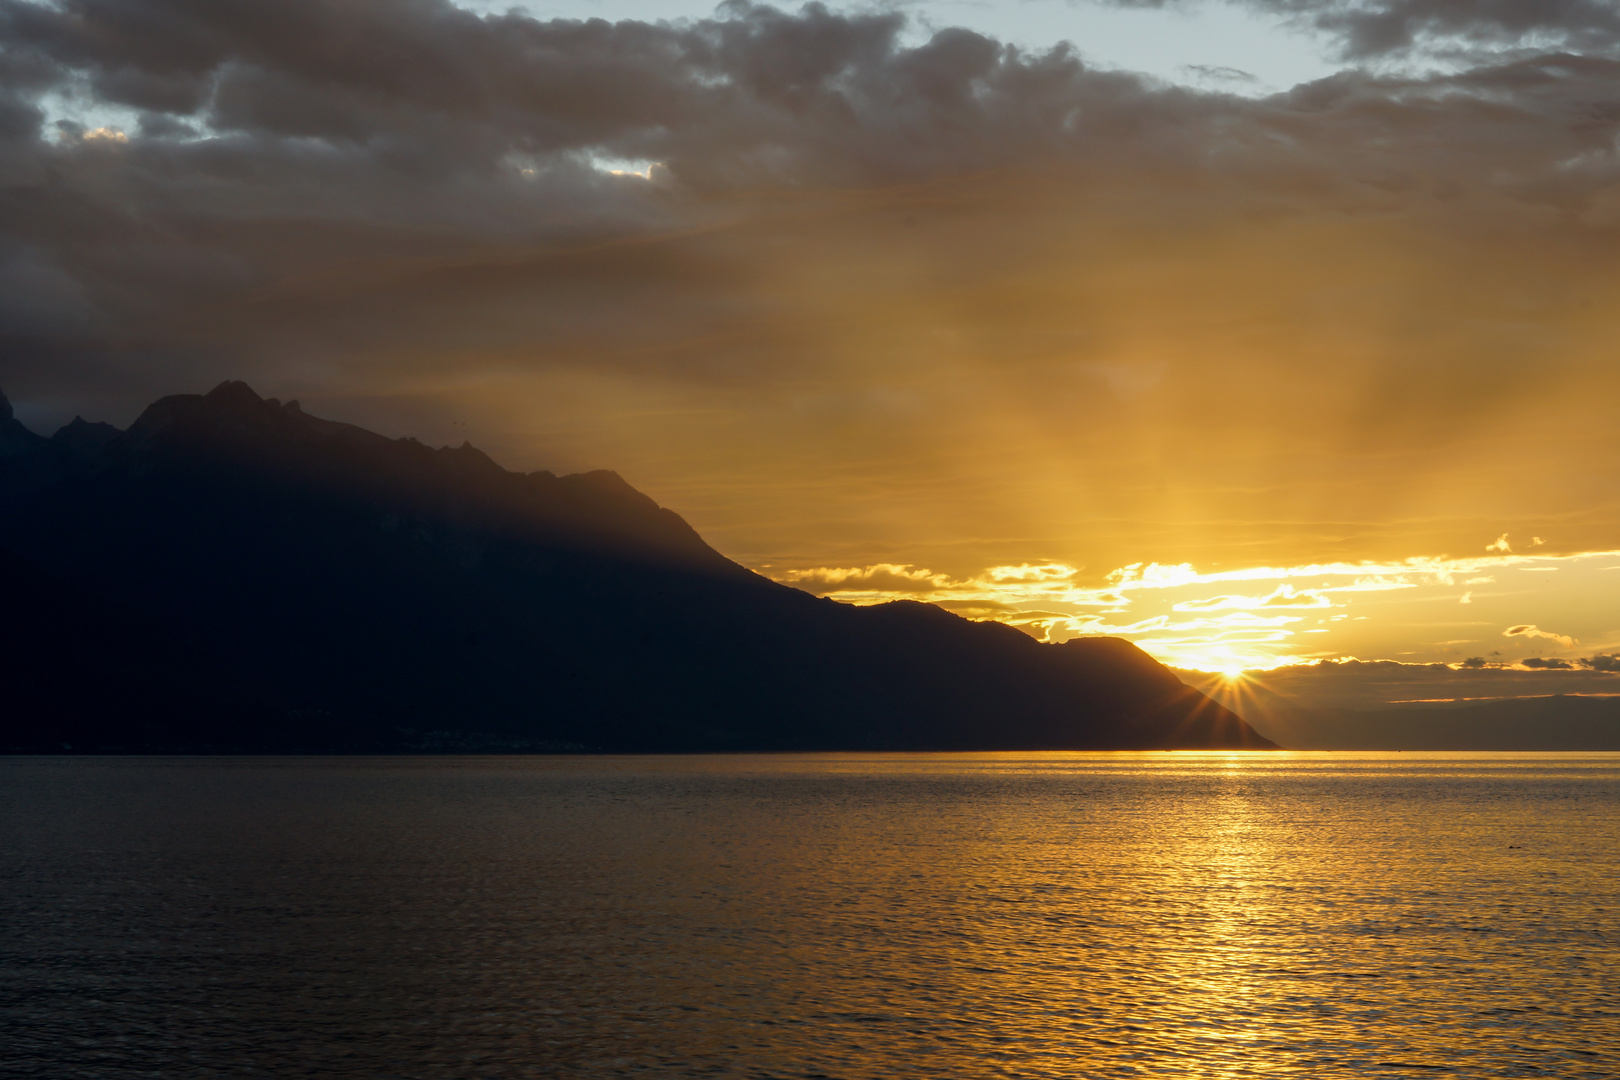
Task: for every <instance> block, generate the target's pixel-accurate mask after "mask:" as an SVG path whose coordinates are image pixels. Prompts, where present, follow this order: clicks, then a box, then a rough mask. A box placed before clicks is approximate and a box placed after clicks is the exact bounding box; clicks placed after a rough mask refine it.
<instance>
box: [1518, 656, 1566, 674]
mask: <svg viewBox="0 0 1620 1080" xmlns="http://www.w3.org/2000/svg"><path fill="white" fill-rule="evenodd" d="M1519 663H1521V664H1523V665H1524V666H1525V667H1527V668H1546V669H1550V670H1557V671H1570V670H1573V669H1574V667H1575V665H1574V664H1571V663H1570V662H1569V661H1568V660H1558V659H1555V658H1551V657H1544V656H1531V657H1527V658H1525V659H1523V660H1521V661H1519Z"/></svg>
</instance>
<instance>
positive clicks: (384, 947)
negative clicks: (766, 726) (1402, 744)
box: [0, 753, 1620, 1080]
mask: <svg viewBox="0 0 1620 1080" xmlns="http://www.w3.org/2000/svg"><path fill="white" fill-rule="evenodd" d="M1617 946H1620V755H1613V754H1610V755H1474V756H1468V755H1426V754H1399V755H1368V754H1187V753H1177V754H1142V755H1125V754H1008V755H896V756H858V757H857V756H848V757H840V756H807V757H726V758H633V759H607V758H571V759H570V758H416V759H409V758H406V759H401V758H366V759H262V758H260V759H253V758H236V759H189V760H187V759H150V758H148V759H40V758H32V759H28V758H13V759H0V1074H3V1075H5V1076H7V1077H11V1076H30V1077H50V1078H53V1080H54V1078H64V1080H65V1078H72V1077H137V1076H140V1077H163V1078H173V1077H193V1076H197V1077H201V1076H207V1077H231V1078H236V1077H243V1078H247V1077H295V1076H296V1077H368V1078H369V1077H377V1078H383V1077H518V1076H524V1077H527V1076H533V1077H586V1076H593V1077H594V1076H603V1077H611V1076H650V1077H842V1078H874V1080H877V1078H884V1080H887V1078H899V1077H961V1078H968V1080H977V1078H980V1077H1003V1076H1006V1077H1116V1076H1122V1077H1123V1076H1167V1077H1249V1076H1254V1077H1271V1076H1308V1077H1339V1076H1357V1077H1360V1076H1430V1075H1445V1074H1450V1075H1458V1076H1480V1077H1485V1076H1557V1077H1611V1078H1612V1077H1620V951H1617Z"/></svg>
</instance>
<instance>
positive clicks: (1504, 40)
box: [1116, 0, 1620, 59]
mask: <svg viewBox="0 0 1620 1080" xmlns="http://www.w3.org/2000/svg"><path fill="white" fill-rule="evenodd" d="M1116 2H1118V0H1116ZM1124 2H1125V3H1127V4H1130V5H1133V6H1135V5H1137V4H1139V3H1140V0H1124ZM1238 2H1240V3H1243V4H1244V5H1245V6H1247V7H1251V8H1256V9H1258V10H1260V11H1264V12H1269V13H1275V14H1282V15H1285V16H1288V17H1290V18H1292V19H1294V20H1295V21H1297V22H1298V23H1300V24H1303V25H1307V26H1311V27H1313V28H1315V29H1317V30H1320V31H1323V32H1325V33H1327V34H1329V35H1331V36H1333V37H1334V38H1336V39H1338V41H1339V42H1340V47H1341V48H1342V50H1343V52H1344V54H1345V55H1346V56H1347V57H1350V58H1352V59H1366V58H1374V57H1382V56H1389V55H1392V54H1394V55H1399V54H1405V53H1411V52H1416V51H1442V52H1444V51H1450V52H1457V51H1463V50H1469V49H1474V50H1478V49H1492V48H1494V49H1510V48H1518V47H1524V46H1527V45H1533V46H1537V47H1540V48H1545V49H1569V50H1572V51H1574V50H1580V51H1589V50H1607V49H1612V48H1614V47H1615V45H1616V43H1617V42H1620V13H1617V12H1616V11H1615V8H1614V6H1613V5H1612V4H1610V3H1607V2H1605V0H1238Z"/></svg>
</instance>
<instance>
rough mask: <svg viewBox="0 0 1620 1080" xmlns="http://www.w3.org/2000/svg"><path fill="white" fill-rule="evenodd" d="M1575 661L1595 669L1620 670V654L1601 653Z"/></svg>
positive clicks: (1582, 665)
mask: <svg viewBox="0 0 1620 1080" xmlns="http://www.w3.org/2000/svg"><path fill="white" fill-rule="evenodd" d="M1575 662H1576V663H1577V664H1579V665H1580V666H1581V667H1583V668H1591V669H1592V670H1593V671H1620V656H1617V655H1614V654H1608V653H1599V654H1598V655H1596V656H1585V657H1582V658H1581V659H1579V660H1576V661H1575Z"/></svg>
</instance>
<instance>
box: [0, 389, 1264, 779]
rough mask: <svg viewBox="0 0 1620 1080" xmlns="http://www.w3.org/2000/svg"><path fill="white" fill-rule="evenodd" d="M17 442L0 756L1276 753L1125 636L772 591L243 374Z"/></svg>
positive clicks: (504, 473) (649, 532)
mask: <svg viewBox="0 0 1620 1080" xmlns="http://www.w3.org/2000/svg"><path fill="white" fill-rule="evenodd" d="M5 411H6V412H7V413H9V406H7V407H6V409H5ZM6 419H7V420H9V421H10V423H13V424H14V423H15V421H14V420H10V418H9V416H8V417H7V418H6ZM19 426H20V425H19ZM70 429H72V431H71V434H67V433H69V431H70ZM24 430H26V429H24ZM28 434H29V435H31V436H32V438H33V440H35V441H29V440H28V439H26V438H23V437H20V436H19V437H17V438H16V439H11V436H10V434H8V432H7V431H5V430H0V438H6V439H8V440H10V441H8V442H7V443H6V445H7V446H11V445H13V444H15V445H16V446H17V447H18V449H17V450H16V451H15V452H12V453H9V454H8V455H7V456H6V457H4V458H0V549H4V550H5V558H6V559H7V560H9V561H10V563H11V565H12V566H13V568H14V569H13V571H12V576H13V578H16V577H17V575H19V574H20V575H22V576H23V577H27V578H31V579H33V580H36V581H39V582H49V583H51V584H49V585H45V586H41V587H39V588H34V589H33V591H32V593H30V594H29V595H28V596H22V595H21V594H20V593H19V594H18V595H19V598H20V600H21V604H20V606H19V608H18V609H19V610H32V611H34V612H38V613H42V614H39V615H37V617H36V619H35V622H34V625H33V626H30V625H29V624H28V623H27V622H19V621H18V620H12V623H11V624H9V625H8V626H7V627H6V633H7V635H8V636H9V637H11V638H13V639H15V640H16V641H20V642H21V643H22V644H23V645H24V646H25V648H24V649H23V652H25V653H27V655H28V656H29V657H31V659H30V660H29V666H30V668H31V669H32V670H26V671H25V670H14V671H13V672H12V673H10V674H9V675H8V683H9V684H10V685H11V687H12V691H13V697H14V699H16V700H17V701H19V702H20V706H21V707H19V708H17V709H15V710H13V714H12V715H13V720H12V721H9V722H8V723H7V725H6V726H5V729H4V730H0V749H10V750H19V749H20V750H27V749H35V750H41V749H43V750H52V749H58V748H60V747H62V746H64V745H65V746H70V747H72V748H74V750H75V752H77V751H78V750H79V749H83V748H99V749H104V750H142V751H148V752H155V751H200V750H216V751H243V750H251V751H270V750H285V751H337V750H346V751H422V750H529V751H535V752H541V751H558V750H570V751H571V750H601V751H698V750H705V751H712V750H846V749H847V750H863V749H901V750H904V749H919V750H921V749H1084V748H1099V749H1100V748H1122V749H1123V748H1149V747H1242V746H1249V747H1259V748H1264V747H1269V746H1271V745H1272V744H1271V743H1269V742H1268V741H1267V740H1265V739H1264V738H1263V737H1261V736H1259V735H1258V734H1257V733H1255V732H1254V731H1253V730H1252V729H1251V728H1249V727H1248V725H1246V724H1244V723H1243V721H1242V719H1241V718H1239V717H1238V716H1237V715H1236V714H1234V713H1231V712H1230V711H1229V710H1227V709H1225V708H1223V707H1222V706H1220V705H1218V704H1216V703H1215V702H1213V701H1211V700H1210V699H1208V698H1206V697H1204V696H1203V695H1202V694H1201V693H1199V692H1198V691H1196V690H1194V689H1192V688H1191V687H1188V686H1186V685H1185V684H1183V683H1182V682H1181V681H1180V680H1179V679H1177V678H1176V677H1175V675H1174V674H1173V673H1171V672H1170V671H1169V670H1168V669H1166V668H1164V667H1163V666H1162V665H1160V664H1158V663H1157V661H1154V660H1152V658H1151V657H1148V656H1147V655H1146V654H1145V653H1142V652H1141V651H1140V650H1139V649H1136V647H1135V646H1133V645H1130V644H1129V643H1127V642H1123V641H1120V640H1118V639H1098V638H1086V639H1075V640H1073V641H1071V642H1066V643H1064V644H1062V645H1047V644H1043V643H1040V642H1037V641H1035V640H1034V639H1032V638H1030V637H1028V636H1027V635H1025V634H1023V633H1021V632H1020V631H1017V630H1015V629H1013V628H1011V627H1007V626H1005V625H1002V624H999V623H976V622H971V621H968V620H965V619H962V618H960V617H959V616H956V615H954V614H952V613H950V612H947V611H945V610H943V609H941V608H936V607H933V606H930V605H926V604H918V603H914V602H896V603H892V604H884V605H877V606H874V607H866V608H856V607H851V606H848V605H843V604H838V603H835V602H833V601H831V600H826V599H820V598H816V597H813V596H811V595H809V594H807V593H804V592H801V591H799V590H796V589H792V588H790V587H788V586H785V585H781V584H779V583H776V582H773V581H770V580H769V579H766V578H764V577H761V576H760V575H757V574H755V573H753V572H752V571H749V570H748V569H746V568H745V567H742V566H739V565H738V564H736V563H734V562H732V561H731V560H729V559H726V558H725V557H724V556H723V555H721V554H720V553H719V552H717V551H715V550H714V549H713V548H712V547H710V546H709V545H708V544H707V543H705V542H704V541H703V539H702V538H701V537H700V536H699V535H698V534H697V532H696V531H695V530H693V529H692V528H691V527H690V525H688V524H687V523H686V522H685V521H684V520H683V519H682V518H681V517H680V516H679V515H677V514H675V513H674V512H673V511H670V510H667V509H665V508H662V507H660V506H658V505H657V503H656V502H655V501H654V500H652V499H650V498H648V497H647V496H646V495H645V494H643V493H641V492H639V491H637V490H636V489H634V488H633V487H632V486H631V485H629V484H628V483H626V482H625V481H624V480H623V479H622V478H621V477H619V476H617V474H614V473H611V472H607V471H596V472H589V473H581V474H574V475H571V476H562V477H559V476H556V475H554V474H552V473H550V472H545V471H540V472H532V473H518V472H510V471H508V470H506V469H503V468H502V467H501V466H499V465H498V464H496V463H495V462H494V461H493V460H491V459H490V458H489V457H488V456H487V455H485V454H483V453H482V452H481V451H478V450H476V449H475V448H473V447H472V446H470V445H467V444H464V445H463V446H461V447H458V448H448V447H444V448H438V449H432V448H429V447H427V446H424V445H423V444H421V443H419V442H417V441H416V440H414V439H389V438H387V437H385V436H382V435H378V434H376V433H373V432H369V431H366V430H365V429H363V428H359V427H356V426H353V425H348V424H342V423H339V422H336V421H329V420H324V419H320V418H316V417H312V416H309V415H308V414H306V413H304V412H303V410H302V408H301V407H300V406H299V405H298V403H297V402H287V403H282V402H279V401H277V400H276V399H273V398H272V399H265V398H260V397H259V396H258V395H257V394H256V393H254V392H253V391H252V390H251V388H249V387H248V386H246V384H243V383H237V382H226V383H222V384H221V385H220V386H218V387H216V388H215V389H214V390H213V391H211V392H209V393H208V394H204V395H174V396H170V397H166V398H163V399H161V400H159V401H158V402H155V403H154V404H153V405H152V406H150V407H149V408H148V409H147V410H146V411H145V412H143V413H142V414H141V416H140V417H139V418H138V419H137V420H136V421H135V422H134V423H133V424H131V426H130V427H129V428H128V429H127V430H125V431H123V432H118V431H117V430H116V429H110V428H107V427H106V426H105V425H100V426H97V425H89V424H85V423H84V422H83V421H81V420H78V419H76V420H75V422H74V424H72V425H68V426H67V427H65V428H64V429H63V430H62V431H61V432H58V433H57V436H54V437H53V438H52V439H43V438H41V437H39V436H37V435H33V433H31V432H30V433H28ZM24 591H27V590H24ZM69 595H71V597H72V601H71V605H70V606H72V607H73V608H76V609H78V610H79V611H81V612H83V613H84V614H83V615H82V616H77V617H74V618H66V617H58V616H59V615H60V611H59V609H60V607H61V605H60V604H56V605H53V602H52V596H60V597H67V596H69ZM52 612H56V614H52ZM53 620H54V621H53ZM87 626H88V627H93V629H91V630H87V629H85V628H86V627H87ZM76 627H77V629H76ZM53 642H54V643H55V644H53ZM154 642H156V643H161V644H159V645H154V644H152V643H154ZM19 655H21V654H19ZM132 658H134V659H132ZM109 671H118V672H123V673H124V674H123V675H121V676H119V678H123V679H125V680H126V682H127V683H128V684H129V686H130V687H131V689H130V691H129V696H128V697H127V699H123V700H121V699H120V696H119V693H118V690H117V686H116V685H115V683H116V681H117V680H113V682H112V683H109V682H108V679H107V678H103V677H102V676H103V675H105V673H106V672H109ZM92 676H94V677H92ZM98 687H99V689H98Z"/></svg>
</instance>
